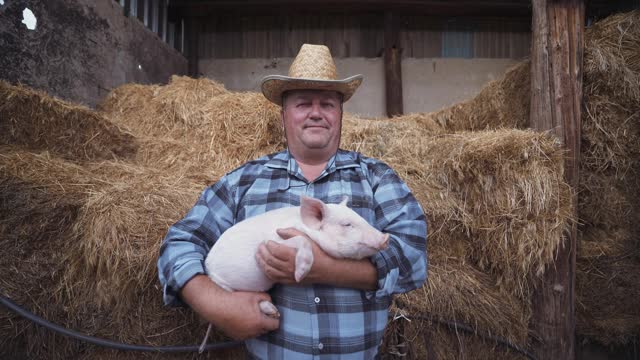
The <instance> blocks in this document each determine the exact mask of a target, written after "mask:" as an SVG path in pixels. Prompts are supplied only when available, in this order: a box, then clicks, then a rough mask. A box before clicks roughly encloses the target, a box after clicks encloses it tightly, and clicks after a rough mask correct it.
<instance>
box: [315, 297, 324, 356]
mask: <svg viewBox="0 0 640 360" xmlns="http://www.w3.org/2000/svg"><path fill="white" fill-rule="evenodd" d="M316 299H317V298H316ZM323 348H324V345H322V343H318V350H322V349H323Z"/></svg>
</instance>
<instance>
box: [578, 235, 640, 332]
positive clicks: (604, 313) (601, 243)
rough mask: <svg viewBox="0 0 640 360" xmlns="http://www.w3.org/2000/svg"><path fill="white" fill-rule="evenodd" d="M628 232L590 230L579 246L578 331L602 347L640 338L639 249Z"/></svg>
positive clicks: (636, 240) (636, 241) (636, 242)
mask: <svg viewBox="0 0 640 360" xmlns="http://www.w3.org/2000/svg"><path fill="white" fill-rule="evenodd" d="M630 237H631V236H630V234H629V231H628V230H627V229H625V228H618V229H607V230H601V229H590V230H589V231H588V232H586V233H584V234H583V236H582V238H583V241H582V243H581V244H580V247H581V248H580V257H579V260H580V261H578V262H577V269H578V271H577V272H576V315H577V316H576V319H577V322H576V331H577V333H578V334H580V335H581V336H582V337H586V338H588V339H590V340H595V341H597V342H599V343H601V344H603V345H619V344H626V343H629V342H632V341H634V340H635V339H637V337H638V334H640V288H639V287H638V284H639V283H640V247H639V246H638V245H639V244H638V239H637V238H636V239H635V241H631V242H630V241H629V239H630Z"/></svg>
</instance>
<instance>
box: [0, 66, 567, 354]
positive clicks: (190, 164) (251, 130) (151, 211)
mask: <svg viewBox="0 0 640 360" xmlns="http://www.w3.org/2000/svg"><path fill="white" fill-rule="evenodd" d="M192 82H193V83H189V82H188V81H185V80H184V79H182V81H180V82H179V83H177V84H169V85H167V86H166V87H167V88H169V87H172V86H182V87H185V88H186V90H185V91H186V92H188V91H189V89H194V88H196V87H198V86H203V85H202V84H203V80H193V81H192ZM204 83H205V84H207V82H206V81H204ZM164 88H165V87H159V86H150V87H149V88H145V87H141V86H131V85H127V86H125V87H124V88H121V89H116V90H115V93H118V94H120V95H119V96H120V97H119V98H116V97H114V96H113V94H112V95H111V96H110V97H109V98H108V99H107V102H106V104H105V105H103V107H102V112H101V115H102V116H101V117H95V118H94V119H100V121H103V120H104V119H107V121H109V120H110V121H112V122H113V123H115V124H117V125H118V126H119V128H122V129H126V130H123V133H124V131H127V132H130V133H131V134H133V135H134V136H135V138H134V140H135V142H136V143H137V144H138V145H139V147H138V150H137V152H136V153H135V156H134V157H131V158H128V159H121V160H118V161H103V162H87V161H85V162H83V163H82V164H81V165H75V164H73V163H71V162H69V161H65V160H64V159H62V158H60V157H56V156H52V155H51V153H40V154H38V153H34V152H25V151H24V150H20V149H19V148H16V147H13V148H4V149H3V150H2V153H3V154H4V155H3V158H2V159H4V160H3V163H2V165H1V166H0V168H1V169H4V170H3V172H2V183H3V184H6V186H7V187H6V191H3V193H7V194H22V193H26V194H32V193H33V195H32V196H31V197H30V198H20V199H18V200H20V201H18V200H13V202H11V203H10V202H3V206H6V207H5V208H4V209H3V211H6V212H7V213H11V211H12V208H20V209H21V210H20V211H19V212H16V213H15V216H14V217H7V220H5V221H3V225H4V226H3V229H6V228H12V229H15V231H14V233H12V234H13V235H12V236H9V237H5V238H4V239H3V241H4V242H8V243H10V244H11V246H7V248H8V249H10V253H11V254H12V255H11V256H9V257H8V258H9V259H12V260H11V261H8V262H6V263H3V264H2V267H1V268H0V269H1V270H2V273H3V274H6V276H3V278H5V279H7V280H3V281H4V282H5V284H3V286H4V287H3V289H6V290H5V291H7V292H8V295H10V296H11V297H12V298H14V299H15V300H16V301H17V302H19V303H21V304H23V305H25V306H27V307H28V308H30V309H33V310H34V311H36V313H38V314H39V315H44V316H45V317H47V318H48V319H51V320H53V321H55V322H58V323H60V324H62V325H64V326H67V327H70V328H73V329H76V330H80V331H83V332H86V333H88V334H93V335H96V336H101V337H105V338H109V339H115V340H119V341H123V342H128V343H142V344H163V345H167V344H189V343H190V344H195V343H197V342H198V340H199V339H200V337H201V336H202V334H203V331H204V328H205V326H204V324H202V325H200V324H198V321H196V320H195V319H194V316H193V314H191V313H190V312H189V311H187V310H176V309H167V308H164V307H162V306H161V296H160V294H161V290H160V289H159V287H158V284H157V274H156V270H155V262H156V258H157V251H158V247H159V244H160V241H161V239H162V238H163V236H164V234H165V233H166V230H167V228H168V226H169V225H170V224H171V223H173V222H174V221H176V220H177V219H178V218H180V216H182V214H184V212H186V211H187V210H188V209H189V208H190V207H191V205H192V204H193V203H194V201H195V199H196V198H197V196H198V195H199V193H200V191H201V190H202V188H203V183H204V182H205V181H206V180H207V176H208V177H209V178H210V179H213V180H215V178H216V177H217V176H219V175H220V174H222V173H223V172H224V171H227V170H229V169H231V168H233V167H235V166H236V164H238V163H240V162H243V161H245V160H246V159H247V158H249V157H255V156H257V154H259V153H260V152H262V153H266V152H270V151H273V150H274V149H275V148H277V147H281V146H282V142H281V141H282V140H281V139H282V134H281V133H280V131H281V130H280V127H279V119H278V113H277V109H274V108H273V107H271V106H270V105H268V104H266V103H265V102H264V100H262V98H261V97H260V96H259V95H257V94H251V93H229V92H221V93H220V94H218V95H215V96H212V97H211V98H210V99H202V98H198V97H195V96H194V97H191V98H190V99H191V101H193V103H191V104H190V103H188V102H189V100H184V101H185V103H184V104H182V107H177V106H176V105H175V104H169V105H167V103H166V102H162V101H160V100H159V98H161V97H160V95H161V94H163V91H169V90H168V89H164ZM136 97H140V98H144V99H145V101H144V102H142V103H143V104H145V105H144V106H145V107H149V106H151V105H154V106H155V108H154V107H151V108H138V107H136V106H132V105H131V104H135V103H136V101H135V100H133V99H135V98H136ZM38 101H42V100H38ZM109 104H111V105H109ZM113 104H121V105H122V108H117V107H116V105H113ZM149 104H151V105H149ZM59 105H60V106H63V105H64V106H67V105H66V104H59ZM167 106H168V107H173V109H174V110H171V111H170V110H167V109H166V107H167ZM180 108H183V109H196V108H199V109H203V110H202V112H201V113H200V112H194V111H192V112H191V113H189V115H188V116H186V117H181V116H180V115H176V114H177V113H180V111H178V110H175V109H180ZM163 109H164V110H163ZM145 112H146V113H148V114H155V115H154V117H152V118H143V117H142V116H143V115H142V114H141V113H145ZM158 114H160V115H158ZM203 114H204V115H203ZM234 114H235V116H237V118H235V117H234ZM161 115H162V116H161ZM136 116H139V117H140V118H138V119H137V120H132V119H136ZM251 119H258V120H257V121H254V122H255V123H257V126H253V127H252V126H251ZM126 121H128V122H126ZM154 121H156V122H157V123H158V126H154V125H153V122H154ZM261 121H262V122H261ZM158 128H163V129H164V132H159V131H158V130H157V129H158ZM212 129H215V130H212ZM343 133H344V138H343V145H344V146H345V147H348V148H353V149H358V150H360V151H362V152H364V153H366V154H369V155H372V156H376V157H380V158H382V159H383V160H385V161H387V162H388V163H390V164H391V165H392V166H394V168H395V169H396V170H397V171H398V173H399V174H400V175H401V176H402V177H404V178H405V179H407V181H408V183H409V185H410V186H411V187H412V188H413V189H414V191H415V193H416V195H417V197H418V198H419V200H420V201H421V202H422V203H423V204H424V207H425V210H426V212H427V213H428V216H429V218H430V222H431V224H430V225H431V227H430V231H431V242H430V257H431V264H432V268H431V269H432V273H431V278H430V283H429V286H428V287H425V288H424V289H423V290H421V291H420V292H416V293H415V294H412V295H411V296H407V297H406V299H405V302H404V304H405V305H406V307H407V309H406V311H411V312H415V313H427V312H428V313H437V314H441V315H442V316H443V317H445V318H452V319H461V320H464V321H467V322H468V323H471V324H474V326H478V327H479V328H483V329H487V330H489V331H491V332H493V333H495V334H501V335H502V336H505V337H507V338H509V339H510V340H511V341H513V342H516V343H519V344H526V334H527V332H526V328H527V321H528V318H529V316H530V314H529V313H530V310H529V308H528V307H527V300H526V299H527V298H528V291H529V285H528V284H529V281H530V279H531V278H532V277H535V275H537V274H539V272H540V271H541V269H543V268H544V265H545V264H547V263H548V262H549V261H550V254H551V253H552V252H553V250H554V248H555V247H556V246H557V244H558V241H559V239H560V237H559V235H558V234H559V231H560V230H561V228H562V226H563V224H564V223H566V218H565V213H566V212H567V210H566V208H568V206H569V204H568V202H567V200H566V199H567V194H566V190H567V189H566V187H565V186H563V184H562V183H561V182H559V180H560V179H561V169H560V167H559V164H560V159H561V153H560V152H559V150H558V147H557V145H556V144H554V141H553V140H552V139H549V138H547V137H545V136H544V135H541V134H536V133H533V132H528V131H487V132H478V133H457V134H447V133H445V132H444V130H443V128H442V127H441V126H440V125H439V124H437V123H435V122H430V121H429V120H427V119H424V118H421V117H415V118H411V119H406V120H404V121H379V122H372V121H365V120H363V119H357V118H354V117H351V116H346V117H345V120H344V130H343ZM163 134H164V135H163ZM214 135H215V141H206V142H205V141H202V140H203V139H206V138H207V137H213V136H214ZM161 136H162V137H161ZM246 137H250V139H251V140H250V141H248V143H245V142H243V141H242V139H243V138H246ZM185 139H189V141H188V142H187V141H185ZM54 145H55V144H54ZM154 163H156V164H158V166H157V167H155V166H152V165H153V164H154ZM165 169H171V171H166V170H165ZM201 173H206V174H208V175H207V176H205V177H198V176H201V175H200V174H201ZM16 184H17V185H16ZM10 186H13V187H12V188H10ZM489 193H491V194H492V196H488V194H489ZM36 198H37V199H36ZM34 199H35V200H34ZM9 204H11V205H9ZM558 204H561V205H562V206H561V207H560V208H558ZM40 209H42V210H40ZM63 210H64V211H63ZM39 211H41V212H39ZM32 213H33V215H29V216H30V217H31V218H32V219H33V222H25V221H24V219H25V218H26V217H27V214H32ZM50 213H56V214H59V216H60V218H57V217H52V218H51V220H48V221H49V222H51V221H55V224H56V225H57V226H55V227H52V226H49V227H44V228H42V227H39V226H40V225H39V224H45V225H46V224H47V222H46V221H44V219H43V218H44V217H46V216H47V215H48V214H50ZM37 214H40V215H39V216H38V215H37ZM525 220H526V221H525ZM525 223H531V224H534V225H535V226H531V225H527V226H525ZM5 224H6V225H5ZM18 225H20V226H22V228H19V227H18ZM25 234H29V235H27V236H29V237H31V236H36V237H37V238H39V239H41V242H42V243H45V244H47V245H46V246H42V249H43V250H42V251H39V250H38V249H36V250H33V251H31V252H29V253H28V254H26V255H25V254H23V252H24V251H25V250H24V249H23V248H24V244H23V243H24V242H25V241H26V236H25ZM2 245H4V244H2ZM514 247H516V248H517V249H518V250H517V251H514V250H513V249H512V248H514ZM13 253H15V255H13ZM14 259H19V260H18V261H14ZM34 259H35V260H34ZM51 263H54V264H55V265H52V264H51ZM27 264H28V266H29V267H30V268H29V269H30V270H29V271H26V270H25V269H23V268H22V267H23V266H27ZM21 274H24V275H21ZM34 274H39V275H37V276H36V275H34ZM452 276H455V277H456V279H457V280H458V281H455V282H453V284H454V285H452V283H451V282H450V280H451V277H452ZM469 294H476V296H474V297H473V298H472V299H470V298H469ZM477 294H483V296H482V298H481V299H480V300H478V296H477ZM42 304H48V305H47V306H43V305H42ZM405 305H403V306H405ZM38 309H41V310H38ZM2 316H3V317H8V318H9V319H11V322H10V323H12V324H16V325H15V326H11V327H10V328H4V329H2V331H4V333H3V335H4V337H3V338H4V339H6V340H5V341H7V344H6V345H7V346H8V348H11V349H14V350H15V349H21V348H22V349H25V348H26V349H27V350H26V351H27V352H28V353H29V354H31V355H37V356H41V357H46V358H68V357H86V358H99V357H101V356H103V355H104V357H106V358H109V357H110V356H111V355H112V353H110V352H108V351H101V352H99V353H98V352H94V350H93V347H88V346H86V345H82V344H78V343H75V342H73V341H70V340H67V339H63V340H62V339H60V338H59V337H57V336H52V335H51V334H50V333H48V332H47V331H45V330H42V329H39V328H37V327H34V326H33V325H31V324H30V323H28V322H27V321H25V320H21V319H17V318H16V317H15V316H14V315H12V314H8V313H2ZM394 326H395V324H394ZM16 328H17V329H20V330H19V332H18V333H16V331H15V329H16ZM123 329H126V330H123ZM159 334H162V335H159ZM218 338H220V336H219V334H218ZM56 342H59V343H62V344H63V345H62V346H57V347H53V344H55V343H56ZM43 344H44V345H45V346H42V345H43ZM438 346H439V347H438V349H439V350H438V351H439V352H441V353H443V354H444V353H447V350H446V348H445V347H442V345H438ZM52 349H55V350H52ZM101 354H102V355H101ZM105 354H106V355H105ZM234 354H235V355H238V353H237V352H236V353H232V355H234ZM113 356H115V357H117V356H116V355H113Z"/></svg>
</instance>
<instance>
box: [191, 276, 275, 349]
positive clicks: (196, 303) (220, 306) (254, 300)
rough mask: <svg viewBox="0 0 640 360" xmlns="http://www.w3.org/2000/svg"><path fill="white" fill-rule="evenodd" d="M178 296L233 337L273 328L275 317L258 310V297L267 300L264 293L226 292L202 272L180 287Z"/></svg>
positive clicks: (251, 335)
mask: <svg viewBox="0 0 640 360" xmlns="http://www.w3.org/2000/svg"><path fill="white" fill-rule="evenodd" d="M180 297H181V298H182V299H183V300H184V302H186V303H187V304H189V306H190V307H191V308H192V309H193V310H194V311H195V312H197V313H198V314H199V315H200V316H202V317H203V318H205V319H206V320H208V321H209V322H211V323H212V324H213V325H214V326H215V327H216V328H218V329H220V330H222V331H223V332H224V333H225V334H226V335H228V336H230V337H231V338H233V339H236V340H244V339H248V338H252V337H256V336H259V335H262V334H264V333H267V332H269V331H272V330H275V329H277V328H278V326H279V320H278V319H274V318H271V317H269V316H267V315H265V314H264V313H262V312H261V311H260V308H259V306H258V304H259V303H260V302H261V301H271V297H270V296H269V295H268V294H267V293H259V292H245V291H236V292H228V291H225V290H224V289H222V288H221V287H219V286H218V285H217V284H216V283H214V282H213V281H211V279H209V278H208V277H207V276H206V275H196V276H195V277H193V278H192V279H191V280H189V282H187V284H186V285H185V286H184V287H183V288H182V290H181V291H180Z"/></svg>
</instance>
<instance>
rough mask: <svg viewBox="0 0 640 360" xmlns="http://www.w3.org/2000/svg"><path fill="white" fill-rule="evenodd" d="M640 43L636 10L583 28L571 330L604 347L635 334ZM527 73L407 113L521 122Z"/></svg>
mask: <svg viewBox="0 0 640 360" xmlns="http://www.w3.org/2000/svg"><path fill="white" fill-rule="evenodd" d="M639 43H640V11H637V10H635V11H631V12H628V13H623V14H617V15H614V16H610V17H608V18H606V19H604V20H602V21H599V22H597V23H595V24H594V25H593V26H591V27H590V28H588V29H587V30H586V32H585V52H584V65H583V66H584V67H583V70H584V76H583V96H584V107H583V111H582V127H581V154H580V156H581V164H580V184H579V188H578V194H579V200H578V201H579V204H578V216H579V228H578V230H579V234H578V254H577V267H578V269H577V273H576V278H577V280H576V286H577V304H576V309H577V332H578V334H579V335H581V336H583V337H585V338H586V339H590V340H595V341H597V342H599V343H602V344H605V345H609V344H624V343H627V342H629V341H630V340H632V339H636V340H637V339H638V337H640V312H639V311H638V310H637V309H640V287H638V286H637V285H635V284H637V282H636V283H634V282H632V281H633V280H634V279H637V278H638V277H640V273H639V272H638V270H640V250H639V249H640V246H639V244H638V241H640V226H638V224H640V196H639V195H638V192H637V188H638V186H639V185H640V180H638V179H640V176H638V175H639V174H640V121H639V120H640V48H639V47H638V44H639ZM529 71H530V69H529V63H528V62H523V63H522V64H519V65H517V66H515V67H514V68H513V69H512V70H510V71H509V72H507V74H506V75H505V77H504V78H503V79H499V80H496V81H494V82H492V83H490V84H489V85H488V86H487V87H485V88H484V89H483V90H482V91H481V92H480V94H479V95H478V96H477V97H476V98H474V99H471V100H469V101H466V102H463V103H461V104H458V105H454V106H452V107H450V108H447V109H443V110H441V111H438V112H434V113H429V114H413V115H411V116H412V117H414V118H415V117H416V116H419V117H421V118H423V119H425V121H434V122H437V123H439V124H442V125H443V126H444V127H446V128H447V129H449V130H456V131H461V130H474V129H499V128H504V127H514V128H525V127H526V126H527V123H528V118H529V103H528V102H526V103H525V101H528V99H529V81H530V80H529V79H530V75H529ZM518 84H521V85H522V86H518ZM513 101H516V102H520V104H518V105H515V106H514V104H513ZM503 114H506V115H503ZM510 114H513V115H514V116H513V117H511V116H510ZM402 118H404V117H402ZM505 119H507V120H505Z"/></svg>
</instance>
